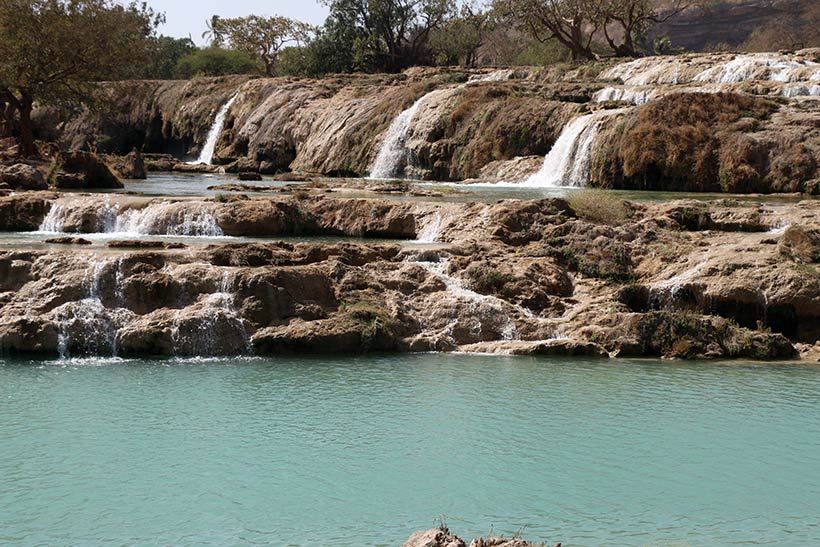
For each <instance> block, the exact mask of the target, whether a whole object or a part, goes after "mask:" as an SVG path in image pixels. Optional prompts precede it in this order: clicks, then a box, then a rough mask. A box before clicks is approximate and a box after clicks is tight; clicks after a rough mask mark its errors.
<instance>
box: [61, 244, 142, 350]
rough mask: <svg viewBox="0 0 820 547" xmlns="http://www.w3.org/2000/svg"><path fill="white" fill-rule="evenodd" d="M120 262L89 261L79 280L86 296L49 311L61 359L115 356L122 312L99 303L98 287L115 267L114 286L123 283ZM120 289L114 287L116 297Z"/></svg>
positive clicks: (107, 260)
mask: <svg viewBox="0 0 820 547" xmlns="http://www.w3.org/2000/svg"><path fill="white" fill-rule="evenodd" d="M121 263H122V259H117V260H115V259H110V258H109V259H102V260H100V259H97V258H96V257H92V259H91V262H90V263H89V265H88V267H87V269H86V273H85V276H84V278H83V280H82V286H83V291H84V293H85V296H84V297H83V298H82V299H81V300H78V301H74V302H67V303H65V304H63V305H61V306H59V307H57V308H55V309H54V310H53V311H52V320H53V321H54V323H55V325H56V326H57V351H58V354H59V356H60V358H61V359H67V358H69V357H71V353H72V351H75V350H76V351H78V352H80V353H82V354H88V355H94V356H98V355H103V354H105V355H110V356H114V357H116V356H117V333H118V330H119V326H121V324H122V323H123V322H124V320H125V318H126V316H128V315H130V312H128V311H127V310H125V309H120V308H115V309H109V308H106V306H105V305H104V304H103V302H102V297H103V295H102V290H101V284H102V279H103V276H104V275H105V273H106V272H107V271H108V270H109V267H110V266H112V265H116V268H117V272H116V275H115V280H116V283H117V284H119V283H121V281H122V275H121V272H120V267H121ZM121 292H122V288H121V287H119V286H117V287H116V288H115V294H117V295H119V294H121Z"/></svg>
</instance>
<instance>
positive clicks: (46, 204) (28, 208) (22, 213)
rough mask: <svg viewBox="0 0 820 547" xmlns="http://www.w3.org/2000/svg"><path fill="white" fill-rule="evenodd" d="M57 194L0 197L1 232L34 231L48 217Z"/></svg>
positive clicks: (39, 193)
mask: <svg viewBox="0 0 820 547" xmlns="http://www.w3.org/2000/svg"><path fill="white" fill-rule="evenodd" d="M56 197H57V196H56V194H53V193H50V192H38V193H26V194H17V195H13V196H0V230H2V231H8V232H16V231H34V230H36V229H37V228H38V227H39V226H40V224H42V222H43V219H44V218H45V217H46V214H47V213H48V211H49V209H50V208H51V202H52V201H53V200H54V199H56Z"/></svg>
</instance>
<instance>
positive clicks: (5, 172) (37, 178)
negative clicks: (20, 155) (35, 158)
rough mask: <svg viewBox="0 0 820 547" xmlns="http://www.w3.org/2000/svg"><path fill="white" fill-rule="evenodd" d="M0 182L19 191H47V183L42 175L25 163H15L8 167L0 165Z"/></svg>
mask: <svg viewBox="0 0 820 547" xmlns="http://www.w3.org/2000/svg"><path fill="white" fill-rule="evenodd" d="M0 182H3V183H5V184H8V185H9V186H10V187H12V188H18V189H20V190H46V189H48V181H46V178H45V176H44V175H43V173H42V172H41V171H40V170H39V169H37V168H36V167H33V166H31V165H28V164H25V163H15V164H13V165H8V166H2V165H0Z"/></svg>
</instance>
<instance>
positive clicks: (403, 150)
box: [368, 70, 515, 179]
mask: <svg viewBox="0 0 820 547" xmlns="http://www.w3.org/2000/svg"><path fill="white" fill-rule="evenodd" d="M514 73H515V72H514V71H513V70H497V71H495V72H491V73H489V74H486V75H484V76H479V77H477V78H473V79H471V80H470V81H468V82H467V83H464V84H461V85H458V86H456V87H449V88H444V89H435V90H433V91H430V92H429V93H427V94H425V95H422V96H421V97H420V98H419V99H418V100H417V101H416V102H414V103H413V104H412V105H411V106H410V108H408V109H406V110H404V111H402V112H401V113H400V114H399V115H398V116H396V117H395V118H394V119H393V122H392V123H391V124H390V127H389V128H388V129H387V133H385V136H384V140H383V141H382V145H381V148H379V153H378V154H377V155H376V160H375V161H374V162H373V166H372V167H371V168H370V176H369V177H368V178H371V179H391V178H396V177H403V176H404V175H405V172H406V168H407V166H408V164H411V163H412V157H411V155H410V153H409V151H408V149H407V137H408V135H409V132H410V127H411V125H412V122H413V118H415V116H416V113H417V112H418V110H419V108H420V107H421V105H422V104H424V103H425V102H426V101H428V100H429V99H430V98H431V97H433V96H435V95H438V94H441V93H446V92H450V91H453V90H457V89H461V88H463V87H466V86H468V85H471V84H477V83H482V82H500V81H504V80H509V79H510V78H511V77H512V76H513V75H514Z"/></svg>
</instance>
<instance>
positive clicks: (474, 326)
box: [414, 260, 520, 342]
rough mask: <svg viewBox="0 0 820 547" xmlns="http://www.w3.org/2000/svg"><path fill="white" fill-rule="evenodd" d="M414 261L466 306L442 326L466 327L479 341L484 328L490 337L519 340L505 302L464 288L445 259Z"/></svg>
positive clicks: (449, 327) (451, 328) (449, 328)
mask: <svg viewBox="0 0 820 547" xmlns="http://www.w3.org/2000/svg"><path fill="white" fill-rule="evenodd" d="M414 263H415V264H418V265H419V266H421V267H422V268H424V269H425V270H427V271H428V272H429V273H431V274H432V275H433V276H435V277H436V278H438V279H439V280H440V281H441V282H442V283H444V285H445V287H446V289H447V292H448V293H449V295H450V296H452V297H453V298H454V299H455V300H456V301H459V302H462V303H463V304H464V305H466V306H467V308H468V310H469V312H468V313H459V314H455V315H454V316H453V318H452V321H451V322H450V324H449V325H448V326H447V327H446V330H448V331H449V332H450V333H451V334H452V330H453V329H455V328H458V327H461V328H464V327H465V326H468V328H469V330H470V331H471V332H472V333H473V336H474V337H475V341H476V342H480V341H482V338H483V334H484V332H485V330H486V331H488V332H491V333H492V335H493V336H499V337H500V338H501V339H502V340H517V339H519V336H520V335H519V333H518V328H517V327H516V325H515V321H514V320H513V319H512V317H510V314H509V312H508V310H507V309H506V306H507V305H508V304H507V303H506V302H505V301H504V300H501V299H500V298H496V297H495V296H487V295H483V294H480V293H477V292H475V291H473V290H470V289H468V288H467V287H465V286H464V283H463V282H462V281H461V280H460V279H457V278H455V277H453V276H451V275H450V274H448V273H447V266H448V263H447V261H446V260H442V261H440V262H427V261H415V262H414Z"/></svg>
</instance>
